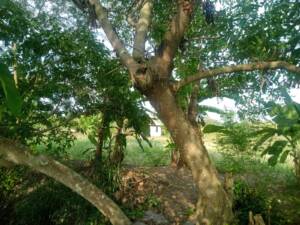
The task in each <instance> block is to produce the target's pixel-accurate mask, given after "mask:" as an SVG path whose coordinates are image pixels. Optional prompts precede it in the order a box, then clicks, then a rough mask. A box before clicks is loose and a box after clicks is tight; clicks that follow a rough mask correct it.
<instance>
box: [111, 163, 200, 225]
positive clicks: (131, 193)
mask: <svg viewBox="0 0 300 225" xmlns="http://www.w3.org/2000/svg"><path fill="white" fill-rule="evenodd" d="M122 177H123V178H122V188H121V190H120V191H119V192H118V193H116V197H117V198H118V199H119V200H121V201H122V202H123V203H126V204H127V205H130V206H132V207H138V206H139V205H143V204H147V205H148V206H150V207H151V206H154V208H155V209H154V210H156V211H159V212H160V213H162V214H163V215H164V216H165V217H166V218H167V219H168V220H169V222H170V224H173V225H179V224H184V222H185V221H187V220H188V217H189V216H190V215H191V214H192V213H193V211H194V205H195V203H196V200H197V190H196V187H195V185H194V183H193V179H192V174H191V172H190V171H189V170H187V169H180V170H177V169H174V168H171V167H142V168H141V167H139V168H130V169H125V170H124V172H123V176H122ZM157 203H158V204H157Z"/></svg>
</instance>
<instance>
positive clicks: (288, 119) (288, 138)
mask: <svg viewBox="0 0 300 225" xmlns="http://www.w3.org/2000/svg"><path fill="white" fill-rule="evenodd" d="M284 96H285V104H284V105H280V104H276V103H274V102H269V103H268V104H267V106H268V109H267V110H268V112H269V115H270V116H271V117H272V122H273V127H267V126H266V127H263V128H261V129H260V131H259V132H258V135H259V136H261V137H260V139H259V140H258V142H257V143H256V145H255V146H254V150H257V149H258V147H261V146H263V144H264V143H265V142H266V141H268V140H269V141H270V144H269V145H268V146H267V147H265V148H264V150H263V151H262V155H266V154H268V155H270V157H269V159H268V162H269V164H270V165H272V166H274V165H276V163H278V162H280V163H284V162H285V161H286V159H287V157H288V156H289V155H291V156H292V157H293V158H297V155H298V154H299V153H298V139H299V137H300V123H299V121H300V111H299V106H300V105H299V104H298V103H296V102H293V101H292V100H291V98H290V96H289V95H288V94H287V93H286V92H285V91H284ZM276 136H278V137H279V138H282V139H283V140H272V139H274V137H276ZM296 164H297V163H295V166H297V165H296Z"/></svg>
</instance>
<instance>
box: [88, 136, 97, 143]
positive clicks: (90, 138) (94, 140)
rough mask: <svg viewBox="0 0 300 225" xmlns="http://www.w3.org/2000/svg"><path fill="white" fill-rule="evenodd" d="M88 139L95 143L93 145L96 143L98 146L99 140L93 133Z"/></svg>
mask: <svg viewBox="0 0 300 225" xmlns="http://www.w3.org/2000/svg"><path fill="white" fill-rule="evenodd" d="M88 139H89V140H90V142H91V143H92V144H93V145H95V146H97V144H98V143H97V140H96V138H95V137H94V136H93V135H91V134H89V135H88Z"/></svg>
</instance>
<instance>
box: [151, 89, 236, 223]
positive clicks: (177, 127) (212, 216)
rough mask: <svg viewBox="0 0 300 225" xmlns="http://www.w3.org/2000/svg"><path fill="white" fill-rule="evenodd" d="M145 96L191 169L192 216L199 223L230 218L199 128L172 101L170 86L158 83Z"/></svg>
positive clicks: (215, 221)
mask: <svg viewBox="0 0 300 225" xmlns="http://www.w3.org/2000/svg"><path fill="white" fill-rule="evenodd" d="M147 96H148V98H149V99H150V101H151V104H152V105H153V107H154V108H155V109H156V110H157V112H158V114H159V117H160V119H161V120H162V121H163V123H164V124H165V125H166V127H167V128H168V130H169V131H170V134H171V136H172V138H173V140H174V142H175V144H176V146H178V148H179V149H180V153H181V155H182V156H183V158H184V160H185V162H186V163H187V165H188V166H189V168H190V169H191V171H192V174H193V178H194V180H195V182H196V185H197V187H198V189H199V198H198V203H197V207H196V219H197V222H198V223H199V224H214V225H218V224H226V223H228V222H229V221H230V220H231V218H232V211H231V202H230V199H229V198H228V197H227V193H226V192H225V190H224V188H223V186H222V183H221V182H220V180H219V178H218V174H217V171H216V169H215V168H214V166H213V165H212V163H211V161H210V159H209V156H208V153H207V150H206V148H205V146H204V144H203V141H202V139H201V134H200V132H199V129H198V128H196V127H195V126H194V125H193V124H192V123H191V122H190V121H189V120H188V119H187V117H186V115H185V113H184V112H183V111H182V109H181V108H180V107H179V106H178V105H177V104H176V101H175V96H174V93H173V92H172V91H171V90H170V88H168V87H166V86H164V85H161V84H158V85H155V88H154V89H153V91H151V93H149V94H148V95H147Z"/></svg>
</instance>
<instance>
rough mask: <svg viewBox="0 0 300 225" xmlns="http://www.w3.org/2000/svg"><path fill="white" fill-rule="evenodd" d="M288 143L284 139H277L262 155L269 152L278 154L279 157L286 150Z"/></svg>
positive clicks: (274, 154)
mask: <svg viewBox="0 0 300 225" xmlns="http://www.w3.org/2000/svg"><path fill="white" fill-rule="evenodd" d="M287 144H288V142H287V141H283V140H279V141H275V142H274V143H273V144H272V145H271V146H269V147H268V148H267V149H266V150H265V151H263V152H262V155H265V154H269V155H273V156H276V157H277V159H278V157H279V155H280V154H281V152H282V151H283V150H284V148H285V146H286V145H287Z"/></svg>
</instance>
